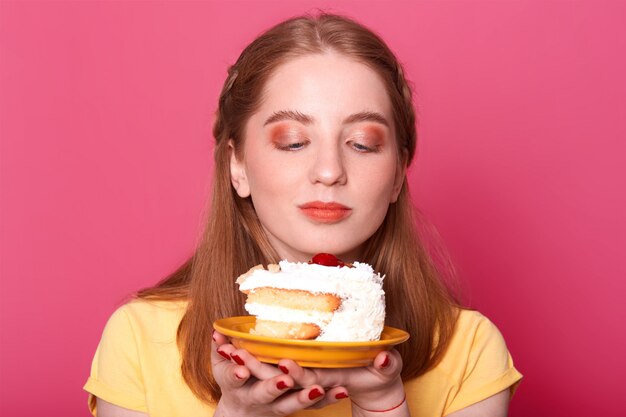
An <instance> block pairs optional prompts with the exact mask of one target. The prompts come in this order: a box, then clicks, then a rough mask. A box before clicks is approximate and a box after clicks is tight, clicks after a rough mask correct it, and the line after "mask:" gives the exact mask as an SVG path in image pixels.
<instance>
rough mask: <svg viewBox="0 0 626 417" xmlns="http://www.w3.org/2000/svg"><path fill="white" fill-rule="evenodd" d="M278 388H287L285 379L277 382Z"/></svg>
mask: <svg viewBox="0 0 626 417" xmlns="http://www.w3.org/2000/svg"><path fill="white" fill-rule="evenodd" d="M276 388H278V389H279V390H284V389H285V388H287V384H285V381H278V383H277V384H276Z"/></svg>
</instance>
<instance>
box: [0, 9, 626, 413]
mask: <svg viewBox="0 0 626 417" xmlns="http://www.w3.org/2000/svg"><path fill="white" fill-rule="evenodd" d="M0 7H1V10H0V45H1V50H0V52H1V55H0V59H1V61H0V62H1V64H0V70H1V78H0V80H1V91H0V97H1V98H0V104H1V112H0V128H1V132H0V133H1V138H2V144H1V149H0V151H1V155H0V156H1V167H0V169H1V171H0V174H1V178H0V180H1V192H2V194H1V235H0V239H1V241H0V242H1V246H2V252H1V253H2V259H1V278H2V281H1V288H0V297H1V299H0V314H1V315H0V320H1V331H2V333H1V338H2V339H1V352H0V365H1V368H0V396H1V397H0V414H1V415H3V416H31V415H44V414H45V415H48V416H50V415H59V416H61V415H63V416H86V415H88V412H87V409H86V399H87V396H86V394H85V393H84V392H83V391H82V390H81V388H82V385H83V383H84V382H85V379H86V377H87V375H88V372H89V366H90V361H91V358H92V355H93V353H94V350H95V348H96V345H97V343H98V340H99V338H100V334H101V331H102V327H103V325H104V323H105V321H106V320H107V318H108V316H109V314H110V313H111V312H112V311H113V310H114V308H115V307H116V306H117V305H119V304H120V303H122V302H123V301H124V299H125V297H126V296H127V295H128V294H129V293H131V292H132V291H134V290H136V289H138V288H141V287H144V286H148V285H151V284H152V283H154V282H156V280H158V279H159V278H161V277H162V276H164V275H165V274H166V273H168V272H169V271H171V270H172V269H173V268H174V267H175V266H176V265H178V264H179V263H180V262H182V261H183V260H184V259H185V258H186V257H187V256H188V255H189V254H190V253H191V251H192V248H193V247H194V243H195V241H196V237H197V235H198V230H199V221H200V216H201V212H202V210H203V207H204V204H205V203H204V202H205V200H206V198H207V195H208V184H209V183H210V175H211V174H210V172H211V168H212V165H211V164H212V162H211V160H212V156H211V138H210V128H211V123H212V114H213V112H214V110H215V106H216V96H217V93H218V89H219V88H220V85H221V83H222V82H223V79H224V77H225V74H226V67H227V65H228V64H231V63H233V62H234V60H235V59H236V57H237V55H238V53H239V51H240V50H241V49H242V48H243V47H244V46H245V45H246V44H247V43H248V42H249V41H250V40H252V39H253V37H254V36H255V35H257V34H258V33H259V32H260V31H261V30H262V29H265V28H267V27H268V26H269V25H271V24H274V23H276V22H278V21H280V20H281V19H283V18H286V17H289V16H292V15H295V14H300V13H302V12H305V11H308V10H312V9H313V8H317V7H321V8H324V9H326V10H330V11H335V12H341V13H345V14H348V15H350V16H352V17H355V18H357V19H358V20H360V21H361V22H363V23H365V24H366V25H369V26H370V27H371V28H373V29H374V30H376V31H378V32H379V33H380V34H381V35H382V36H383V37H384V38H385V39H386V40H387V41H388V43H389V44H390V45H391V46H392V48H393V49H394V50H395V51H396V53H397V54H398V56H399V57H400V59H401V60H402V61H403V62H404V64H405V65H406V69H407V74H408V76H409V78H411V79H412V80H413V81H414V83H415V86H416V91H417V97H416V101H417V104H418V107H419V118H420V125H419V132H420V141H421V142H420V145H419V156H418V160H417V164H416V165H415V166H414V167H413V169H412V171H411V173H410V182H411V185H412V186H413V191H414V196H415V200H416V202H417V204H418V205H419V206H420V207H421V208H422V209H423V211H424V212H425V213H426V214H427V216H428V217H429V218H430V219H431V220H432V222H433V223H434V224H435V225H436V226H437V227H438V228H439V230H440V232H441V235H442V236H443V239H444V240H445V241H446V242H447V245H448V248H449V250H450V252H451V254H452V256H453V258H454V259H455V261H456V264H457V266H458V270H459V275H460V277H461V280H462V281H463V283H464V284H463V286H464V288H465V295H466V299H467V301H468V302H469V303H470V304H471V305H472V306H475V307H477V308H478V309H479V310H481V311H482V312H484V313H485V314H486V315H487V316H488V317H490V318H491V319H492V320H493V321H494V322H495V323H496V324H497V325H498V326H499V328H500V329H501V331H502V333H503V334H504V336H505V338H506V340H507V342H508V345H509V348H510V350H511V352H512V354H513V356H514V359H515V362H516V364H517V366H518V368H519V369H520V370H521V372H522V373H523V374H524V375H525V380H524V382H523V383H522V385H521V387H520V389H519V391H518V392H517V394H516V397H515V398H514V400H513V402H512V407H511V408H512V409H511V413H510V415H511V416H513V417H521V416H539V415H545V416H596V415H597V416H600V415H601V416H604V417H608V416H624V415H626V400H625V398H626V395H624V382H625V381H626V377H625V375H626V361H625V360H624V356H623V355H624V354H623V352H625V351H626V332H625V331H624V321H625V320H624V319H625V318H626V314H625V313H626V308H625V303H624V300H623V298H624V295H625V294H626V284H625V282H626V280H625V279H624V278H625V277H626V256H624V251H625V249H626V238H625V236H626V221H625V216H624V213H625V211H626V197H625V191H624V190H626V169H625V166H626V144H625V143H626V142H625V140H626V117H625V116H626V83H625V81H624V80H625V77H624V74H626V60H625V51H626V31H625V30H624V26H625V23H626V6H625V3H624V2H620V1H615V2H606V1H582V2H567V1H560V2H520V1H506V2H496V1H455V2H448V1H442V2H420V3H408V2H397V3H392V4H388V3H382V2H367V3H365V2H359V3H356V2H324V1H316V2H311V1H298V2H291V3H290V2H261V1H258V2H219V3H218V2H215V3H213V2H211V3H199V2H193V3H182V2H171V3H164V2H139V1H137V2H126V3H119V2H115V3H113V2H101V3H95V2H84V3H78V2H76V3H61V2H47V3H36V2H17V3H15V2H7V1H4V2H2V3H1V6H0Z"/></svg>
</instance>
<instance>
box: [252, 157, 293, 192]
mask: <svg viewBox="0 0 626 417" xmlns="http://www.w3.org/2000/svg"><path fill="white" fill-rule="evenodd" d="M246 175H247V177H248V183H249V184H250V192H251V193H252V195H253V196H257V197H258V198H261V197H264V196H268V197H270V198H279V197H281V196H285V195H287V194H289V191H290V190H293V189H294V187H295V186H296V185H297V179H298V173H297V171H296V170H294V169H293V168H292V167H289V166H285V165H284V164H281V163H277V162H276V161H271V160H270V159H269V158H267V159H263V160H253V161H249V163H248V164H247V166H246ZM259 203H262V202H261V201H259Z"/></svg>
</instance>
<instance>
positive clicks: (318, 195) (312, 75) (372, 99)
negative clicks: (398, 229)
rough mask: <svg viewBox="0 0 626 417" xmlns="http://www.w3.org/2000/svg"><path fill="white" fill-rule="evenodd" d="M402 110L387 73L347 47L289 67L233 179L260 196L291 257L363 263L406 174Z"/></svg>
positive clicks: (274, 80)
mask: <svg viewBox="0 0 626 417" xmlns="http://www.w3.org/2000/svg"><path fill="white" fill-rule="evenodd" d="M400 160H403V158H399V157H398V148H397V143H396V137H395V133H394V126H393V114H392V107H391V102H390V100H389V97H388V96H387V92H386V90H385V87H384V84H383V82H382V80H381V79H380V77H379V76H378V74H377V73H376V72H374V71H373V70H372V69H370V68H369V67H367V66H366V65H364V64H361V63H359V62H356V61H354V60H352V59H350V58H347V57H345V56H343V55H340V54H337V53H324V54H315V55H313V54H312V55H307V56H304V57H300V58H297V59H293V60H291V61H288V62H287V63H285V64H283V65H281V66H279V67H278V68H277V69H276V71H275V72H274V74H272V76H271V77H270V78H269V80H268V81H267V84H266V86H265V89H264V95H263V100H262V103H261V106H260V108H259V109H258V111H257V112H256V113H255V114H253V115H252V116H251V117H250V119H249V120H248V123H247V125H246V129H245V138H244V146H243V156H242V157H241V160H239V159H238V158H237V157H236V156H235V155H234V152H233V153H232V154H231V179H232V183H233V186H234V187H235V189H236V190H237V193H238V194H239V196H240V197H248V196H251V197H252V202H253V203H254V207H255V210H256V212H257V214H258V217H259V220H260V221H261V224H262V226H263V228H264V230H265V232H266V233H267V236H268V238H269V240H270V243H271V244H272V245H273V246H274V248H275V249H276V251H277V252H278V254H279V255H280V257H281V258H282V259H288V260H291V261H308V260H309V259H310V258H311V256H312V255H314V254H316V253H318V252H328V253H333V254H336V255H338V256H339V257H341V258H343V259H344V260H355V259H356V260H358V259H359V255H360V250H361V248H362V245H363V243H364V242H365V241H366V240H367V239H368V238H369V237H370V236H372V234H374V232H375V231H376V230H377V229H378V227H379V226H380V225H381V223H382V221H383V219H384V217H385V214H386V213H387V209H388V207H389V204H390V203H392V202H395V200H396V199H397V197H398V194H399V192H400V188H401V186H402V181H403V180H404V173H405V164H404V163H401V162H400Z"/></svg>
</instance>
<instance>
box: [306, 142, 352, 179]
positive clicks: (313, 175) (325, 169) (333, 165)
mask: <svg viewBox="0 0 626 417" xmlns="http://www.w3.org/2000/svg"><path fill="white" fill-rule="evenodd" d="M310 179H311V182H312V183H314V184H315V183H320V184H324V185H328V186H330V185H336V184H338V185H343V184H345V183H346V181H347V179H348V177H347V175H346V167H345V162H344V160H343V155H342V154H341V152H340V150H339V147H338V146H337V144H336V143H332V144H324V145H322V146H320V147H319V148H318V149H317V153H316V157H315V160H314V163H313V166H312V167H311V171H310Z"/></svg>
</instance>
